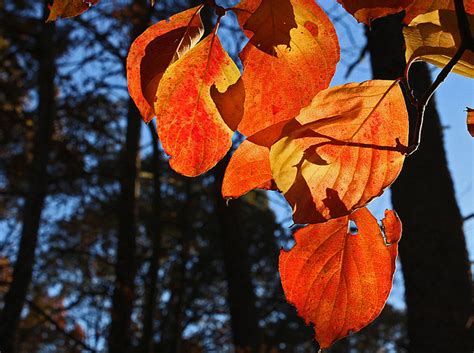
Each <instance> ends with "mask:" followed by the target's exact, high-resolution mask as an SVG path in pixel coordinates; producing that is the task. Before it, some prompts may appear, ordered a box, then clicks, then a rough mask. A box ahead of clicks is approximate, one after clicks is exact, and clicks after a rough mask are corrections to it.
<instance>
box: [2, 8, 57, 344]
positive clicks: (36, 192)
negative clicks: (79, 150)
mask: <svg viewBox="0 0 474 353" xmlns="http://www.w3.org/2000/svg"><path fill="white" fill-rule="evenodd" d="M48 13H49V10H48V1H45V2H44V7H43V20H42V21H41V32H40V34H39V38H38V53H39V70H38V130H37V133H36V136H35V143H34V150H33V157H32V161H31V165H30V167H29V174H28V192H27V195H26V198H25V204H24V207H23V215H22V217H23V219H22V230H21V238H20V244H19V248H18V256H17V259H16V262H15V266H14V271H13V278H12V283H11V285H10V288H9V290H8V292H7V293H6V295H5V304H4V307H3V310H2V313H1V315H0V348H1V349H0V350H1V351H2V352H3V353H11V352H14V351H15V337H16V333H17V330H18V325H19V322H20V316H21V311H22V309H23V305H24V303H25V299H26V295H27V293H28V288H29V286H30V284H31V278H32V273H33V266H34V263H35V251H36V247H37V243H38V232H39V227H40V222H41V213H42V210H43V206H44V200H45V198H46V194H47V188H48V173H47V165H48V160H49V152H50V150H51V140H52V134H53V122H54V118H55V115H56V102H55V85H54V78H55V75H56V63H55V50H54V48H55V45H54V28H55V24H54V22H51V23H46V22H45V20H46V18H47V15H48Z"/></svg>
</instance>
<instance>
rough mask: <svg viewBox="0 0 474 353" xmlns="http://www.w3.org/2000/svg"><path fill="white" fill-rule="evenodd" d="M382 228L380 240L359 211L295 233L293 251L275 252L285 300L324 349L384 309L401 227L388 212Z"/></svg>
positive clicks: (367, 215)
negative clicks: (313, 333)
mask: <svg viewBox="0 0 474 353" xmlns="http://www.w3.org/2000/svg"><path fill="white" fill-rule="evenodd" d="M350 221H352V222H354V223H355V224H356V226H357V234H353V232H351V229H350ZM382 223H383V227H384V230H385V239H384V235H383V234H382V232H381V230H380V227H379V225H378V223H377V220H376V219H375V218H374V216H372V215H371V214H370V212H369V211H368V210H367V209H366V208H362V209H360V210H357V211H356V212H354V213H353V214H351V215H350V216H346V217H340V218H337V219H333V220H331V221H329V222H327V223H323V224H316V225H310V226H307V227H305V228H303V229H300V230H298V231H297V232H296V233H295V241H296V245H295V246H294V247H293V249H291V250H290V251H284V250H282V251H281V252H280V276H281V283H282V285H283V290H284V292H285V295H286V299H287V300H288V302H290V303H291V304H293V305H294V306H295V307H296V308H297V309H298V314H299V315H300V316H301V317H303V318H304V319H305V320H306V323H309V322H311V323H313V324H314V328H315V331H316V339H317V341H318V342H319V344H320V346H321V348H323V349H324V348H327V347H329V346H330V345H332V344H333V343H334V342H335V341H336V340H338V339H340V338H343V337H345V336H347V335H349V333H350V332H357V331H359V330H361V329H362V328H363V327H365V326H367V325H368V324H369V323H370V322H372V321H373V320H374V319H375V318H376V317H377V316H378V315H379V314H380V312H381V311H382V309H383V307H384V305H385V302H386V300H387V298H388V295H389V293H390V290H391V288H392V279H393V274H394V272H395V260H396V258H397V252H398V245H397V243H398V241H399V240H400V236H401V228H402V226H401V222H400V220H399V219H398V217H397V215H396V214H395V213H394V212H393V211H385V219H384V220H383V221H382ZM386 242H387V243H386Z"/></svg>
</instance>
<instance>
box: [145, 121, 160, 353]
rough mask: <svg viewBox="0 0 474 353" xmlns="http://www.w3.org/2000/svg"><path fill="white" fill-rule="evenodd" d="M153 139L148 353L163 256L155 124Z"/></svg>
mask: <svg viewBox="0 0 474 353" xmlns="http://www.w3.org/2000/svg"><path fill="white" fill-rule="evenodd" d="M148 127H149V130H150V135H151V137H152V141H153V155H152V161H153V162H152V168H153V205H152V214H151V220H150V223H151V224H150V240H151V243H152V254H151V259H150V268H149V270H148V274H147V280H148V283H147V290H146V295H145V308H144V319H143V335H142V351H143V352H146V353H153V352H154V341H153V334H154V319H155V312H156V299H157V298H156V296H157V295H158V291H157V285H158V277H157V275H158V269H159V263H160V256H161V232H162V227H161V217H160V214H161V181H160V150H159V148H158V135H157V133H156V130H155V126H154V125H153V124H152V123H150V124H149V125H148Z"/></svg>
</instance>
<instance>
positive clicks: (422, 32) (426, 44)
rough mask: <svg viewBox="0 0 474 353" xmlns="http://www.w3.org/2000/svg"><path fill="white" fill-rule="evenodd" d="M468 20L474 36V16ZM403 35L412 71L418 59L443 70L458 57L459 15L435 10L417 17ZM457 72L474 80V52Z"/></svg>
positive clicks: (468, 52) (464, 59)
mask: <svg viewBox="0 0 474 353" xmlns="http://www.w3.org/2000/svg"><path fill="white" fill-rule="evenodd" d="M468 18H469V23H470V27H471V32H473V33H474V16H473V15H468ZM403 35H404V36H405V43H406V60H407V64H408V68H409V67H410V65H411V64H412V63H413V62H414V61H417V60H423V61H426V62H428V63H430V64H433V65H436V66H438V67H441V68H443V67H444V66H446V64H447V63H448V62H449V61H450V60H451V59H452V57H453V56H454V55H455V54H456V52H457V50H458V48H459V46H460V44H461V36H460V34H459V30H458V23H457V17H456V12H455V11H451V10H439V11H432V12H429V13H427V14H424V15H420V16H417V17H416V18H415V19H414V20H413V21H412V22H411V23H410V25H409V26H408V27H406V28H405V29H404V30H403ZM453 72H455V73H458V74H460V75H463V76H467V77H474V53H473V52H472V51H469V50H467V51H466V52H465V53H464V55H463V56H462V58H461V59H460V60H459V62H458V63H457V64H456V66H455V67H454V69H453Z"/></svg>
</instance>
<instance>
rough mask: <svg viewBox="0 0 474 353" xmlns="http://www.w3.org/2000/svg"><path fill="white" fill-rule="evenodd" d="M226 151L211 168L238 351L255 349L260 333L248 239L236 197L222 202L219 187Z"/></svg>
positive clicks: (248, 351) (257, 347)
mask: <svg viewBox="0 0 474 353" xmlns="http://www.w3.org/2000/svg"><path fill="white" fill-rule="evenodd" d="M229 159H230V156H229V155H228V156H227V157H226V158H224V160H222V161H221V162H220V163H219V164H218V165H217V167H216V168H215V170H214V177H215V181H214V186H215V188H214V190H215V194H214V197H215V207H216V210H215V212H216V217H217V219H218V222H219V226H220V229H221V232H220V237H221V238H220V239H218V241H220V242H221V248H222V255H223V260H224V269H225V272H226V276H227V288H228V304H229V309H230V316H231V324H232V335H233V341H234V345H235V350H236V352H238V353H241V352H245V353H254V352H258V351H259V346H260V343H261V342H260V341H261V333H260V329H259V325H258V314H257V309H256V307H255V301H256V298H255V292H254V288H253V284H252V278H251V272H250V261H249V255H248V243H247V238H246V236H245V234H243V231H242V227H241V226H240V225H241V222H242V221H243V220H241V219H240V214H241V212H240V207H241V204H240V203H241V201H240V200H233V201H231V202H229V204H228V205H227V204H226V201H225V200H224V199H223V197H222V193H221V188H222V180H223V178H224V172H225V168H226V166H227V164H228V162H229Z"/></svg>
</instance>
